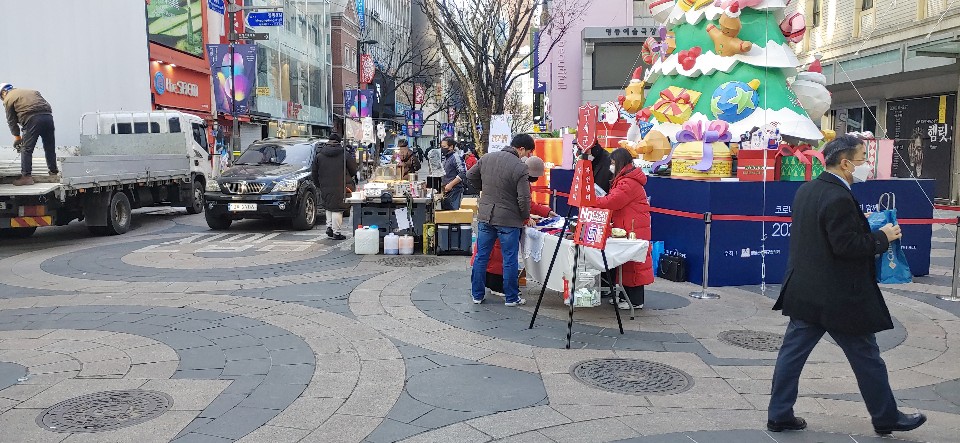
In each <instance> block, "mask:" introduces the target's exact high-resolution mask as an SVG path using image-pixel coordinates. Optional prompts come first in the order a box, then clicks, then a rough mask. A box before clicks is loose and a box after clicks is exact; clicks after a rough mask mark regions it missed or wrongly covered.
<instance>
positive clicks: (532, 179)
mask: <svg viewBox="0 0 960 443" xmlns="http://www.w3.org/2000/svg"><path fill="white" fill-rule="evenodd" d="M527 180H529V181H530V183H536V182H537V180H540V177H527Z"/></svg>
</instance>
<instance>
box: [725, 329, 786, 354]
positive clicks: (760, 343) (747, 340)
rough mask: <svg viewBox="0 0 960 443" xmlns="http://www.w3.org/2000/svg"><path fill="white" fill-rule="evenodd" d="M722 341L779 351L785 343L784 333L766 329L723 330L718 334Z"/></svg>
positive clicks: (766, 350)
mask: <svg viewBox="0 0 960 443" xmlns="http://www.w3.org/2000/svg"><path fill="white" fill-rule="evenodd" d="M717 338H719V339H720V341H722V342H724V343H726V344H728V345H733V346H738V347H741V348H746V349H751V350H754V351H765V352H777V351H779V350H780V345H782V344H783V335H780V334H774V333H773V332H764V331H750V330H746V329H744V330H737V331H723V332H721V333H720V335H718V336H717Z"/></svg>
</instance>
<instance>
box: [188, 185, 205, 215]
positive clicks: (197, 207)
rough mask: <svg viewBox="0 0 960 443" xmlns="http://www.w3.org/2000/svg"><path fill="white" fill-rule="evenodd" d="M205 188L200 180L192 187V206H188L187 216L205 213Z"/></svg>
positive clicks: (190, 201)
mask: <svg viewBox="0 0 960 443" xmlns="http://www.w3.org/2000/svg"><path fill="white" fill-rule="evenodd" d="M203 188H204V183H203V181H200V180H194V181H193V184H192V185H191V186H190V200H189V202H188V203H190V206H187V214H199V213H201V212H203V203H204V200H203Z"/></svg>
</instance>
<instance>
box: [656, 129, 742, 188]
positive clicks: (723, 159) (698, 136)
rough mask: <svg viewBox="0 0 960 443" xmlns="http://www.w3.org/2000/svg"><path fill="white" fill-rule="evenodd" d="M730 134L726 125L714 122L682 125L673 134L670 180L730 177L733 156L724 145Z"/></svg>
mask: <svg viewBox="0 0 960 443" xmlns="http://www.w3.org/2000/svg"><path fill="white" fill-rule="evenodd" d="M729 141H730V131H729V125H728V124H727V122H724V121H720V120H715V121H712V122H710V123H709V124H707V126H706V127H704V125H703V122H700V121H696V122H687V123H684V125H683V129H682V130H681V131H680V132H677V142H678V144H677V147H676V148H674V151H673V155H672V159H671V160H672V163H671V167H670V175H671V176H673V177H683V178H699V179H720V178H724V177H730V176H732V175H733V156H732V154H731V152H730V148H729V147H728V146H727V143H728V142H729Z"/></svg>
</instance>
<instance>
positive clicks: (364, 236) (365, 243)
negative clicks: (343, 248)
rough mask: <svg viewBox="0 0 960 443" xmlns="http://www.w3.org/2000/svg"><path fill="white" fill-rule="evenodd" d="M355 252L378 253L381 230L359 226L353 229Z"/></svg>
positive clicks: (359, 253)
mask: <svg viewBox="0 0 960 443" xmlns="http://www.w3.org/2000/svg"><path fill="white" fill-rule="evenodd" d="M353 252H354V253H355V254H357V255H376V254H377V253H378V252H380V231H377V230H376V229H371V228H369V227H366V228H364V227H358V228H357V230H356V231H353Z"/></svg>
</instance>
